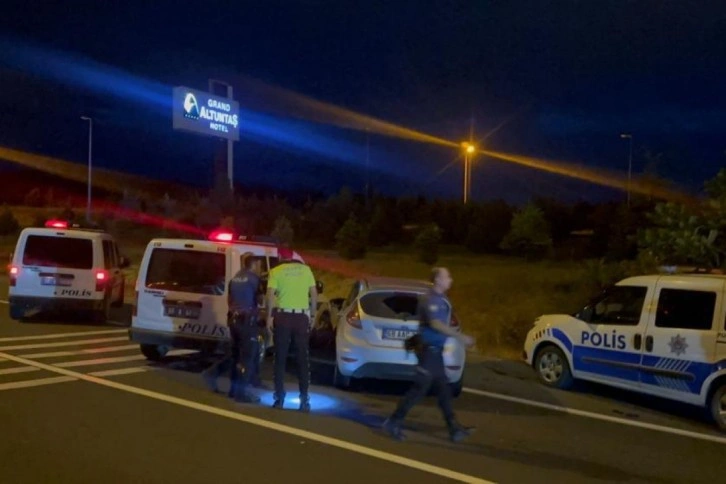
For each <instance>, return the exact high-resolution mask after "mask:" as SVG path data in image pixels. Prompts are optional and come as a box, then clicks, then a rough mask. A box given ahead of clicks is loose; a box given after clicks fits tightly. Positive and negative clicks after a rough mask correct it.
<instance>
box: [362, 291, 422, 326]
mask: <svg viewBox="0 0 726 484" xmlns="http://www.w3.org/2000/svg"><path fill="white" fill-rule="evenodd" d="M418 301H419V296H418V294H408V293H391V292H371V293H368V294H366V295H365V296H363V297H362V298H361V299H360V305H361V308H362V309H363V312H364V313H366V314H367V315H369V316H373V317H376V318H385V319H398V320H402V321H411V320H417V319H418V317H417V314H418Z"/></svg>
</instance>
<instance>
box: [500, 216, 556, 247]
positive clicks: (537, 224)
mask: <svg viewBox="0 0 726 484" xmlns="http://www.w3.org/2000/svg"><path fill="white" fill-rule="evenodd" d="M501 248H502V249H504V250H507V251H510V252H512V253H514V254H516V255H523V256H524V257H525V258H526V259H532V258H534V257H541V256H543V255H545V254H546V253H547V251H548V250H549V249H551V248H552V237H551V236H550V227H549V224H547V220H546V219H545V217H544V213H543V212H542V210H540V209H539V208H537V207H535V206H534V205H531V204H530V205H527V206H526V207H524V208H523V209H522V210H521V211H520V212H518V213H516V214H515V215H514V217H513V218H512V228H511V230H510V231H509V233H508V234H507V235H506V237H504V240H503V241H502V244H501Z"/></svg>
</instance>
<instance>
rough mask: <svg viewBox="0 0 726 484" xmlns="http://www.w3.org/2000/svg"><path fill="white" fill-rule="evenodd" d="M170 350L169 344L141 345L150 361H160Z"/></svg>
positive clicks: (142, 352) (142, 350)
mask: <svg viewBox="0 0 726 484" xmlns="http://www.w3.org/2000/svg"><path fill="white" fill-rule="evenodd" d="M168 352H169V347H168V346H157V345H141V354H143V355H144V356H145V357H146V359H148V360H150V361H160V360H161V359H162V358H164V356H166V354H167V353H168Z"/></svg>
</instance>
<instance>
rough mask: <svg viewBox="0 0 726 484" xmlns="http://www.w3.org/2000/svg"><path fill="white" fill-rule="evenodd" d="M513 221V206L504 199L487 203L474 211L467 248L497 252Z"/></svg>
mask: <svg viewBox="0 0 726 484" xmlns="http://www.w3.org/2000/svg"><path fill="white" fill-rule="evenodd" d="M511 223H512V208H511V207H510V206H509V205H507V203H506V202H503V201H495V202H489V203H485V204H483V205H480V206H478V207H476V208H475V209H474V210H473V212H472V217H471V222H470V223H469V224H468V232H467V234H466V241H465V245H466V248H467V249H469V250H471V251H473V252H480V253H482V252H497V251H499V246H500V244H501V243H502V240H503V239H504V237H505V236H506V235H507V232H508V231H509V227H510V225H511Z"/></svg>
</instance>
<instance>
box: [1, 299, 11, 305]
mask: <svg viewBox="0 0 726 484" xmlns="http://www.w3.org/2000/svg"><path fill="white" fill-rule="evenodd" d="M0 304H10V303H9V302H8V301H6V300H5V299H0Z"/></svg>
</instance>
